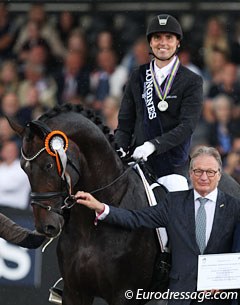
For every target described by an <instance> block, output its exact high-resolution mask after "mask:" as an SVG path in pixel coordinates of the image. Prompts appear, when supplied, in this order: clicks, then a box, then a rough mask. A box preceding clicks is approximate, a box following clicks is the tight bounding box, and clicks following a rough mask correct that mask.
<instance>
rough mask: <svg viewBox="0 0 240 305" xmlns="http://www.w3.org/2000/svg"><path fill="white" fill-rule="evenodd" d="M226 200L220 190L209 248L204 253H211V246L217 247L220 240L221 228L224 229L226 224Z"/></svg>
mask: <svg viewBox="0 0 240 305" xmlns="http://www.w3.org/2000/svg"><path fill="white" fill-rule="evenodd" d="M225 201H226V198H225V195H224V193H222V192H221V191H220V190H218V196H217V202H216V208H215V214H214V218H213V226H212V231H211V234H210V237H209V240H208V243H207V247H206V249H205V251H204V252H208V251H210V252H211V246H212V245H214V246H215V245H216V241H218V240H220V235H221V232H222V230H221V228H224V223H225V221H226V220H225V209H226V204H225Z"/></svg>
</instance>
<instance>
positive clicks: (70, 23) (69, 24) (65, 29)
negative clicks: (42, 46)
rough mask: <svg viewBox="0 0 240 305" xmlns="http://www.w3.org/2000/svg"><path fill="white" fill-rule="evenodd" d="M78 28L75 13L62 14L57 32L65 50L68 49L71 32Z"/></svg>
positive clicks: (64, 12) (59, 17)
mask: <svg viewBox="0 0 240 305" xmlns="http://www.w3.org/2000/svg"><path fill="white" fill-rule="evenodd" d="M76 27H77V19H76V16H75V14H74V13H73V12H70V11H62V12H60V14H59V16H58V20H57V25H56V30H57V32H58V34H59V38H60V39H61V42H62V44H63V46H64V47H65V48H67V42H68V38H69V37H70V35H71V32H72V31H73V30H74V29H75V28H76Z"/></svg>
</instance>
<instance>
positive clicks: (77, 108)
mask: <svg viewBox="0 0 240 305" xmlns="http://www.w3.org/2000/svg"><path fill="white" fill-rule="evenodd" d="M71 111H74V112H76V113H80V114H81V115H82V116H84V117H85V118H87V119H89V120H90V121H92V122H93V123H94V124H95V125H96V126H97V127H98V128H99V129H100V130H101V131H102V132H103V134H104V135H105V137H106V138H107V139H108V141H109V142H110V143H111V145H112V146H113V147H114V148H115V149H117V145H116V143H114V136H113V135H112V134H110V133H109V131H110V129H109V128H108V127H107V126H105V125H104V124H103V122H102V119H101V118H100V117H99V116H97V115H96V114H95V113H94V111H93V110H91V109H87V108H84V107H83V106H81V105H73V104H64V105H61V106H55V107H54V108H52V109H50V110H49V111H48V112H46V113H44V114H43V115H41V116H40V117H39V120H40V121H43V122H45V121H46V120H47V119H50V118H53V117H56V116H57V115H59V114H61V113H67V112H71Z"/></svg>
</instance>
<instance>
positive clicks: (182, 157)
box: [115, 14, 203, 191]
mask: <svg viewBox="0 0 240 305" xmlns="http://www.w3.org/2000/svg"><path fill="white" fill-rule="evenodd" d="M146 36H147V40H148V43H149V46H150V48H151V54H152V55H153V60H152V61H151V62H150V63H147V64H145V65H141V66H140V67H138V68H136V69H135V70H134V71H133V73H132V75H131V77H130V79H129V81H128V83H127V85H126V89H125V92H124V95H123V99H122V103H121V108H120V111H119V116H118V127H117V130H116V133H115V141H116V143H117V144H118V146H119V147H120V148H122V150H120V151H121V152H122V154H123V156H124V152H127V151H130V153H132V152H133V158H134V159H139V158H143V159H144V160H145V161H147V163H146V164H147V166H148V167H149V168H150V169H151V170H152V172H153V173H154V174H155V176H156V177H157V179H158V182H160V183H161V184H163V185H164V186H165V187H166V188H167V189H168V190H169V191H180V190H187V189H188V183H187V179H186V177H187V170H188V160H189V147H190V140H191V135H192V133H193V131H194V129H195V127H196V124H197V122H198V119H199V116H200V113H201V107H202V100H203V90H202V79H201V77H200V76H198V75H197V74H195V73H193V72H192V71H190V70H189V69H187V68H185V67H184V66H183V65H181V64H180V61H179V59H178V57H177V55H176V54H177V51H178V48H179V47H180V43H181V40H182V38H183V32H182V28H181V25H180V24H179V22H178V21H177V20H176V19H175V18H174V17H173V16H171V15H168V14H161V15H158V16H155V17H154V18H153V19H152V20H151V21H150V23H149V25H148V28H147V33H146Z"/></svg>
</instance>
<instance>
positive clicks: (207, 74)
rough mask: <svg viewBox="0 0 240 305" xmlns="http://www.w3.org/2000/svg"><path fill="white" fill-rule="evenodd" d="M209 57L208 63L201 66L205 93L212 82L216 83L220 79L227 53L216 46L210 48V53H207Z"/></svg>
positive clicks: (226, 60)
mask: <svg viewBox="0 0 240 305" xmlns="http://www.w3.org/2000/svg"><path fill="white" fill-rule="evenodd" d="M209 57H210V60H209V61H210V63H209V65H208V66H205V67H204V68H203V77H204V81H205V83H206V85H205V86H206V90H205V92H206V93H207V90H208V88H209V87H210V85H211V84H212V83H213V84H218V83H219V82H220V81H221V77H222V68H223V67H224V65H225V64H226V63H227V62H228V55H227V54H226V52H224V51H222V50H221V49H219V48H217V47H214V48H213V49H212V51H211V55H209Z"/></svg>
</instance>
